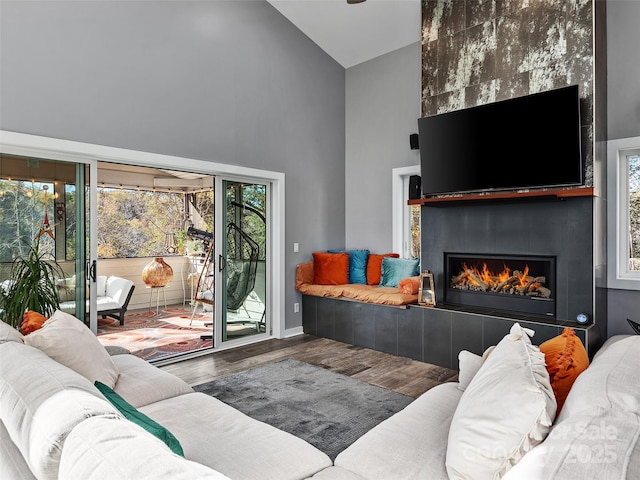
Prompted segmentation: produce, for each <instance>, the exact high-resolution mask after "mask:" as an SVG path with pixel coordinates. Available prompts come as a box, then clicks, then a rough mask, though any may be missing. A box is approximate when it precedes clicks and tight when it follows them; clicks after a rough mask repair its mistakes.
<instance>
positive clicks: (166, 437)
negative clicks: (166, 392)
mask: <svg viewBox="0 0 640 480" xmlns="http://www.w3.org/2000/svg"><path fill="white" fill-rule="evenodd" d="M95 386H96V388H97V389H98V390H100V393H102V394H103V395H104V396H105V397H106V398H107V400H109V402H111V404H112V405H113V406H114V407H116V409H117V410H118V411H119V412H120V413H121V414H122V415H123V416H124V417H125V418H126V419H127V420H130V421H132V422H133V423H135V424H136V425H139V426H140V427H142V428H144V429H145V430H146V431H147V432H149V433H151V434H152V435H155V436H156V437H158V438H159V439H160V440H162V441H163V442H164V443H166V444H167V446H168V447H169V448H170V449H171V451H172V452H173V453H175V454H176V455H180V456H181V457H184V452H183V451H182V445H180V442H179V441H178V439H177V438H176V437H175V436H174V435H173V433H171V432H170V431H169V430H167V429H166V428H165V427H163V426H162V425H160V424H159V423H157V422H156V421H154V420H152V419H150V418H149V417H147V416H146V415H145V414H144V413H142V412H140V411H138V410H137V409H136V408H135V407H134V406H133V405H131V404H130V403H128V402H127V401H126V400H125V399H124V398H122V397H121V396H120V395H118V394H117V393H116V392H114V391H113V390H112V389H111V388H109V387H108V386H107V385H105V384H104V383H101V382H99V381H97V380H96V382H95Z"/></svg>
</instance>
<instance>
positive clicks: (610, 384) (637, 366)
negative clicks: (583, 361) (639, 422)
mask: <svg viewBox="0 0 640 480" xmlns="http://www.w3.org/2000/svg"><path fill="white" fill-rule="evenodd" d="M638 372H640V336H638V335H630V336H628V337H626V338H623V339H620V338H615V337H614V338H611V339H609V340H607V341H606V342H605V344H604V345H603V346H602V348H601V349H600V350H599V351H598V353H597V354H596V355H595V357H594V358H593V361H592V362H591V365H590V366H589V368H587V369H586V370H585V371H584V372H582V374H580V376H579V377H578V378H577V379H576V381H575V383H574V384H573V386H572V387H571V391H570V392H569V395H568V396H567V399H566V401H565V403H564V406H563V407H562V411H561V412H560V414H559V415H558V419H557V422H561V421H563V420H564V419H566V418H568V417H570V416H572V415H575V414H577V413H579V412H580V411H582V410H589V409H591V408H593V407H602V408H610V409H614V410H620V411H626V412H631V413H634V414H636V415H638V414H640V382H638Z"/></svg>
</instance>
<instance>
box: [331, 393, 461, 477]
mask: <svg viewBox="0 0 640 480" xmlns="http://www.w3.org/2000/svg"><path fill="white" fill-rule="evenodd" d="M461 396H462V392H461V391H460V390H458V388H457V386H456V384H455V383H444V384H441V385H438V386H436V387H434V388H432V389H430V390H427V391H426V392H425V393H424V394H422V395H421V396H420V397H419V398H417V399H416V400H414V401H413V402H411V403H410V404H409V405H408V406H407V407H405V408H404V409H403V410H401V411H400V412H398V413H396V414H395V415H393V416H391V417H389V418H388V419H386V420H384V421H383V422H381V423H379V424H378V425H376V426H375V427H374V428H372V429H371V430H369V431H368V432H367V433H365V434H364V435H363V436H362V437H360V438H359V439H358V440H356V441H355V442H354V443H353V444H352V445H350V446H349V447H348V448H347V449H346V450H344V451H343V452H341V453H340V454H339V455H338V456H337V457H336V459H335V462H334V463H335V465H336V466H337V467H340V468H343V469H346V470H349V471H351V472H353V473H355V474H357V475H360V476H361V477H364V478H370V479H378V478H379V479H385V480H406V479H409V478H412V479H422V478H424V479H429V480H440V479H443V480H448V477H447V470H446V466H445V457H446V449H447V436H448V433H449V425H450V422H451V419H452V417H453V414H454V412H455V410H456V405H457V404H458V401H459V400H460V397H461ZM320 478H331V477H324V476H322V475H320ZM346 478H350V477H346Z"/></svg>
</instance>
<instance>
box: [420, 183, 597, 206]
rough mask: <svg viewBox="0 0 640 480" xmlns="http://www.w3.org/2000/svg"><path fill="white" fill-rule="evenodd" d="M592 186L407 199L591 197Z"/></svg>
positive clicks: (463, 200)
mask: <svg viewBox="0 0 640 480" xmlns="http://www.w3.org/2000/svg"><path fill="white" fill-rule="evenodd" d="M592 196H593V187H580V188H565V189H562V188H558V189H549V190H529V191H524V192H495V193H478V194H461V195H452V196H448V197H425V198H419V199H417V200H409V201H408V202H407V203H408V204H409V205H425V204H437V203H440V204H444V203H453V202H469V201H482V200H502V199H512V200H513V199H524V198H543V197H555V198H558V199H563V198H569V197H592Z"/></svg>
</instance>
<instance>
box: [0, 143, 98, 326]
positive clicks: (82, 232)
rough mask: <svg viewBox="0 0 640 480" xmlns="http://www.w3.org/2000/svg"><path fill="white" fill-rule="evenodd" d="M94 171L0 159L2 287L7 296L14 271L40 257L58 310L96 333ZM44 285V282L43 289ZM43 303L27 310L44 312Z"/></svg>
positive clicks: (49, 162) (64, 164)
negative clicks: (47, 269) (47, 268)
mask: <svg viewBox="0 0 640 480" xmlns="http://www.w3.org/2000/svg"><path fill="white" fill-rule="evenodd" d="M95 171H96V170H95V163H94V164H90V163H89V164H85V163H73V162H66V161H59V160H49V159H40V158H33V157H24V156H18V155H10V154H2V155H1V157H0V284H2V285H3V288H5V291H7V289H8V288H9V287H10V286H11V285H12V284H15V283H16V282H17V281H18V278H17V277H18V275H17V274H16V270H15V269H12V266H13V265H14V264H15V263H16V262H17V261H20V259H28V258H29V253H30V252H34V251H37V254H38V259H39V260H41V261H43V262H46V263H47V264H49V265H51V270H50V272H51V276H52V278H50V279H49V280H50V281H52V282H53V283H54V285H55V287H54V290H55V294H56V296H57V299H58V300H59V308H60V309H61V310H63V311H65V312H68V313H71V314H73V315H75V316H76V317H77V318H79V319H81V320H82V321H84V322H85V323H87V325H89V326H90V327H91V328H92V330H93V331H94V332H95V331H96V326H97V316H96V314H95V304H93V303H92V302H91V299H92V298H95V286H94V288H93V293H94V296H93V297H92V296H91V291H92V288H91V283H90V275H91V272H92V271H93V270H92V266H94V265H95V245H93V244H92V242H91V239H92V229H91V223H90V222H89V221H88V219H89V218H90V215H89V211H90V205H91V204H92V203H91V178H92V175H93V176H94V179H95ZM94 227H95V225H94ZM94 231H95V230H94ZM94 236H95V235H94ZM14 277H16V278H14ZM22 277H23V275H22ZM43 283H46V279H41V281H40V282H39V285H41V286H42V285H43ZM36 284H38V283H36ZM23 293H26V292H24V290H23ZM14 297H15V296H14ZM9 301H12V300H7V303H8V302H9ZM25 301H26V296H25ZM40 303H42V302H37V301H34V300H32V301H31V302H29V304H28V305H27V304H25V308H31V309H38V308H40V309H42V308H43V306H42V305H40ZM92 305H94V308H92V307H91V306H92ZM8 306H9V305H5V310H6V308H7V307H8ZM0 308H1V307H0ZM41 313H44V312H41ZM13 321H14V322H16V321H19V320H18V319H14V320H13Z"/></svg>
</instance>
